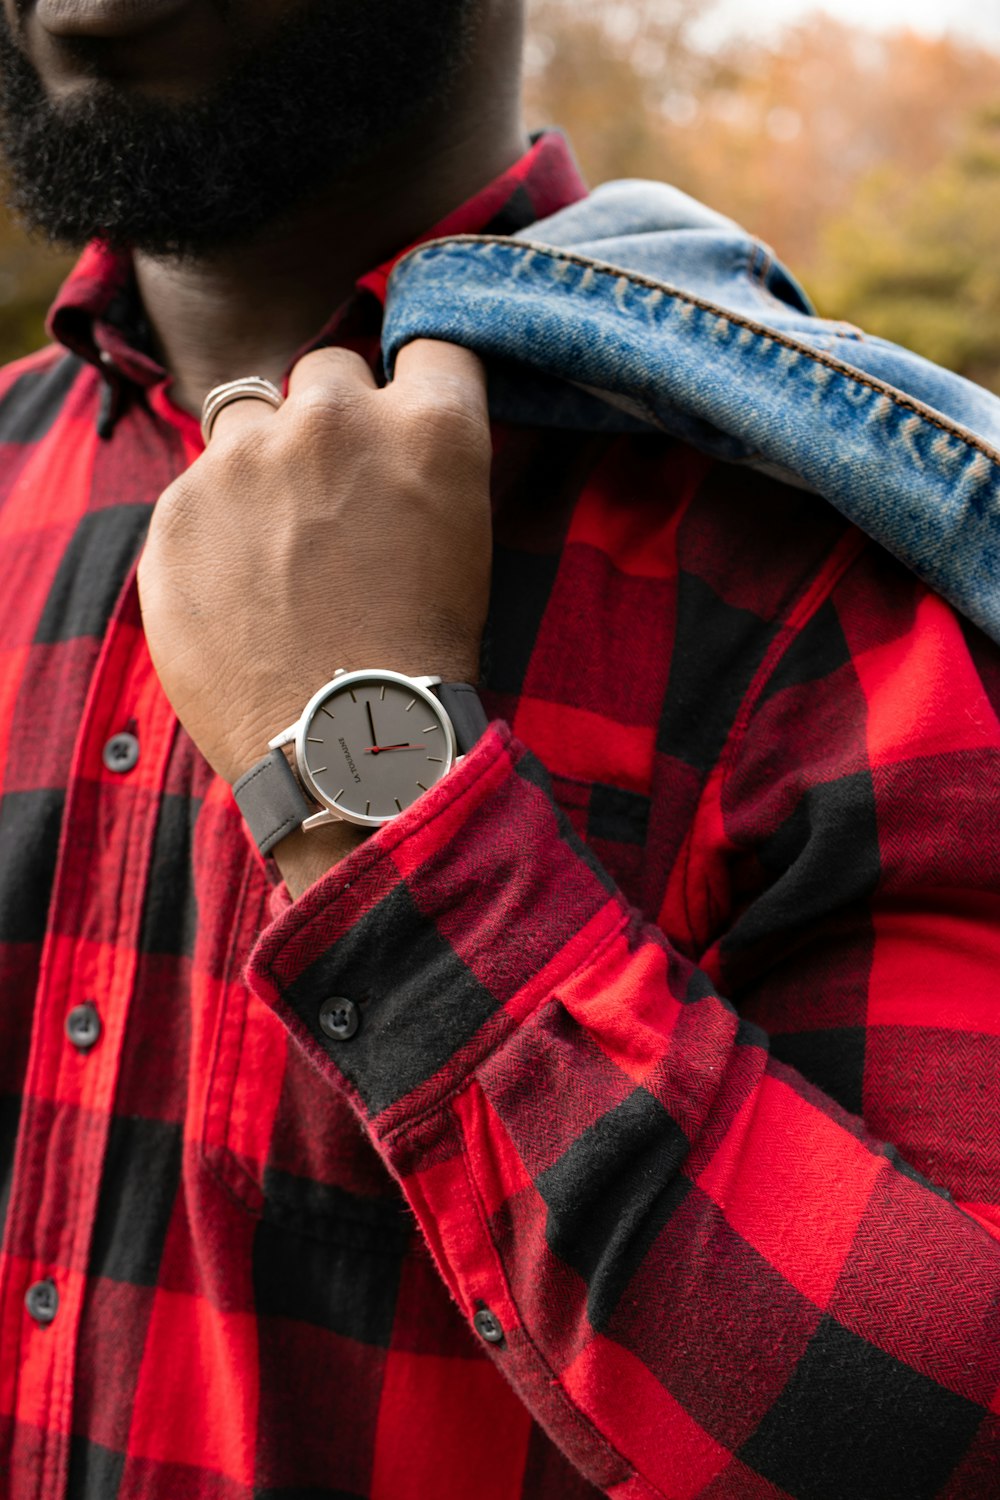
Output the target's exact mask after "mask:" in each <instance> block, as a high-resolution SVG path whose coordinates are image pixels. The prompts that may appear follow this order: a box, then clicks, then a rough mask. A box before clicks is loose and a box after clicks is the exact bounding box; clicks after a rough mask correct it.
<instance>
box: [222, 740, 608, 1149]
mask: <svg viewBox="0 0 1000 1500" xmlns="http://www.w3.org/2000/svg"><path fill="white" fill-rule="evenodd" d="M276 904H280V905H283V906H284V909H283V910H282V911H281V912H280V914H279V915H277V916H276V920H275V921H273V922H272V923H271V925H270V926H269V927H267V928H266V929H265V931H264V933H263V934H262V935H261V937H260V939H259V941H258V943H257V945H256V947H255V949H254V951H253V953H252V954H251V956H250V960H249V964H248V968H247V979H248V982H249V984H250V986H251V987H252V989H253V990H254V992H255V993H256V994H257V995H258V996H259V998H260V999H262V1000H263V1001H264V1002H265V1003H267V1004H269V1005H270V1006H271V1007H272V1008H273V1009H274V1011H275V1012H276V1013H277V1015H278V1017H279V1018H280V1019H281V1021H282V1022H283V1023H284V1024H285V1026H286V1027H287V1028H288V1029H289V1030H290V1032H291V1033H292V1035H293V1036H294V1037H295V1039H296V1040H297V1041H298V1042H299V1043H300V1044H301V1045H302V1046H303V1047H304V1048H305V1050H306V1051H307V1053H308V1054H309V1055H310V1057H311V1058H312V1060H313V1061H314V1062H315V1063H316V1064H317V1065H318V1066H319V1067H320V1069H321V1071H322V1072H323V1073H324V1074H325V1075H326V1076H328V1077H329V1078H330V1079H331V1081H332V1082H334V1083H336V1084H337V1086H338V1087H342V1088H344V1089H345V1090H346V1091H347V1093H348V1094H349V1096H350V1097H351V1099H352V1102H353V1104H354V1106H355V1108H356V1109H357V1110H358V1112H359V1113H360V1114H361V1115H362V1118H363V1119H364V1120H365V1121H366V1123H367V1124H368V1127H369V1130H370V1132H371V1133H372V1134H373V1135H374V1136H376V1137H378V1136H383V1137H384V1136H387V1135H389V1134H390V1133H391V1132H392V1131H393V1130H394V1129H396V1128H397V1127H398V1126H399V1125H401V1124H402V1123H404V1122H405V1121H407V1120H409V1119H411V1118H412V1117H413V1116H414V1115H415V1114H417V1113H419V1114H423V1113H425V1112H426V1111H427V1110H428V1109H430V1108H433V1107H434V1106H435V1105H437V1104H439V1103H440V1102H441V1101H442V1100H443V1099H445V1098H446V1097H448V1096H449V1095H450V1094H451V1093H453V1092H454V1090H455V1089H456V1088H457V1087H458V1086H459V1085H460V1084H461V1083H462V1081H463V1079H464V1078H465V1077H466V1076H467V1075H468V1074H469V1073H470V1072H471V1071H472V1070H473V1069H474V1068H475V1067H476V1066H477V1064H478V1063H479V1062H480V1061H481V1060H482V1059H483V1057H484V1056H486V1055H487V1054H488V1053H489V1052H490V1051H492V1050H493V1049H494V1048H495V1047H497V1046H498V1045H500V1044H501V1043H502V1041H503V1040H504V1039H505V1038H506V1037H507V1036H509V1035H510V1033H511V1032H512V1031H513V1030H514V1028H515V1027H516V1026H517V1025H518V1024H519V1023H520V1022H521V1021H522V1020H523V1019H524V1017H525V1016H526V1015H528V1014H530V1013H531V1012H532V1011H533V1010H534V1009H535V1007H536V1005H537V1004H538V1003H539V1002H540V1001H541V1000H543V999H544V998H545V997H546V996H548V995H550V994H551V991H552V988H553V986H554V985H555V984H558V983H560V982H562V981H563V980H564V979H565V978H566V977H568V975H569V974H571V973H572V972H573V971H574V970H575V969H577V968H579V967H581V965H583V964H585V963H586V962H588V961H589V960H590V959H591V957H592V956H593V953H594V948H595V943H598V944H599V943H600V942H601V939H602V937H603V936H611V935H612V933H613V932H615V931H618V930H620V929H621V927H622V925H623V924H624V923H625V922H626V921H627V910H626V908H625V907H624V905H623V903H622V900H621V897H620V896H618V895H616V893H615V891H614V887H613V885H611V883H610V882H609V880H608V877H607V876H606V875H605V873H604V872H603V870H602V869H601V868H600V866H599V865H598V864H597V863H596V862H595V861H594V859H593V856H592V855H591V853H590V851H589V850H588V849H587V848H586V846H585V845H584V844H583V843H582V842H581V841H580V840H579V838H578V837H577V836H576V834H575V833H574V832H573V830H572V829H571V827H570V826H569V824H568V822H567V821H566V819H565V818H564V816H563V814H562V813H561V811H560V810H559V808H558V807H557V805H556V803H555V802H554V801H553V799H552V797H551V795H550V792H549V790H548V778H547V776H546V774H545V772H544V770H543V768H542V767H541V766H540V764H539V763H538V761H537V760H536V759H535V758H534V756H533V755H532V754H531V753H530V752H529V751H528V750H526V749H525V747H524V746H523V745H522V744H520V742H519V741H517V740H516V739H514V738H513V736H512V735H511V732H510V730H509V728H508V727H507V726H506V725H505V724H502V723H497V724H493V725H491V727H490V728H489V730H487V732H486V734H485V735H484V736H483V737H482V739H481V740H480V741H479V742H478V743H477V744H476V745H475V747H474V748H473V749H472V750H471V751H470V752H469V754H468V755H466V756H465V757H464V758H463V760H462V761H461V762H460V763H459V765H457V766H456V767H455V769H454V770H453V771H451V772H450V773H449V775H448V776H447V777H445V778H444V780H443V781H442V782H440V783H439V784H438V785H437V786H436V787H434V788H432V790H431V791H430V792H428V793H426V794H425V795H424V796H422V797H421V798H420V799H419V800H418V801H417V802H416V803H414V805H413V806H412V807H411V808H408V809H407V810H406V812H404V813H403V814H402V815H401V816H400V817H398V818H395V819H393V821H392V822H391V823H388V824H386V825H385V826H384V827H383V828H381V829H380V830H379V831H378V832H377V833H376V834H375V835H374V836H373V837H372V838H371V839H369V840H368V841H367V842H366V843H364V844H363V845H361V847H360V848H358V849H357V850H355V851H354V852H353V853H352V854H350V855H349V856H348V857H347V858H346V859H345V860H343V861H342V862H341V863H340V864H338V865H336V866H334V868H333V869H332V870H330V871H329V873H328V874H326V875H325V876H324V877H323V878H322V879H321V880H319V881H317V882H316V883H315V884H314V885H312V886H310V887H309V889H308V890H307V891H305V892H304V893H303V894H302V895H301V896H300V897H299V899H298V900H297V901H295V902H290V903H289V902H288V898H287V893H285V895H284V896H283V897H282V896H281V895H280V893H279V894H277V895H276ZM333 1001H336V1002H338V1003H337V1004H331V1003H330V1002H333ZM345 1001H346V1002H349V1003H348V1004H347V1005H346V1006H345V1005H344V1004H343V1002H345ZM324 1021H325V1023H326V1025H325V1026H324ZM331 1028H332V1029H331Z"/></svg>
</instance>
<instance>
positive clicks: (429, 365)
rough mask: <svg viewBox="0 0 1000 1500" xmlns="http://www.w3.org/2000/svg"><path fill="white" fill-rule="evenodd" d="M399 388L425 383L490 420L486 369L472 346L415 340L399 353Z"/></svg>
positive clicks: (396, 381) (396, 375)
mask: <svg viewBox="0 0 1000 1500" xmlns="http://www.w3.org/2000/svg"><path fill="white" fill-rule="evenodd" d="M392 384H393V387H395V388H406V387H419V386H422V387H423V388H424V390H425V391H426V392H427V394H428V396H429V397H430V398H431V399H433V398H434V396H435V395H437V396H438V397H439V398H444V399H447V400H448V401H449V403H451V402H455V401H456V400H457V401H459V402H460V404H462V405H465V406H467V407H469V408H470V409H471V410H472V411H474V412H475V413H476V414H477V415H480V416H481V417H482V418H483V420H484V421H486V420H488V407H487V401H486V369H485V367H484V365H483V362H482V360H481V359H479V358H478V356H477V355H475V354H473V352H472V350H471V349H463V348H462V347H461V345H459V344H446V343H444V342H443V341H442V340H441V339H414V340H413V342H412V343H410V344H404V346H403V348H402V349H400V351H399V353H398V354H397V355H396V369H395V373H394V375H393V381H392Z"/></svg>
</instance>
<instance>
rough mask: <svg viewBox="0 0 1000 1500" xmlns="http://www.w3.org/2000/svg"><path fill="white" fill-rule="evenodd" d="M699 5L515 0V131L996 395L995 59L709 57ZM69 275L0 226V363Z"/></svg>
mask: <svg viewBox="0 0 1000 1500" xmlns="http://www.w3.org/2000/svg"><path fill="white" fill-rule="evenodd" d="M712 8H713V0H530V3H529V22H530V24H529V35H528V49H527V85H528V87H527V100H528V111H529V120H530V123H531V124H532V125H534V126H538V125H542V124H552V123H556V124H561V125H563V126H564V127H565V128H566V130H567V132H568V134H569V136H570V139H571V141H572V142H573V145H574V147H575V149H576V151H577V153H578V155H579V157H580V160H581V163H582V165H583V168H584V171H585V173H586V175H587V177H588V179H589V180H590V181H591V182H601V181H604V180H605V179H606V178H609V177H623V176H646V177H655V178H661V179H666V180H668V181H671V182H674V183H676V184H677V185H678V186H679V187H682V188H684V189H685V190H686V191H688V192H691V193H693V194H695V196H697V197H700V198H703V199H704V200H705V201H707V202H709V203H711V204H713V206H715V207H716V208H719V209H721V210H722V211H723V212H725V213H728V214H731V215H732V216H733V217H734V218H736V219H738V220H739V221H740V222H742V223H744V224H746V226H747V228H749V229H750V230H751V231H752V232H753V233H755V234H757V235H759V236H760V237H761V238H762V239H764V240H766V241H768V242H769V243H770V244H772V245H773V246H774V248H775V249H776V250H777V252H778V254H779V255H781V256H782V257H783V258H784V259H786V260H787V261H788V262H789V263H790V265H791V266H792V268H793V270H794V271H795V272H796V273H797V274H798V275H799V276H800V277H801V278H802V279H803V280H804V282H805V283H806V285H807V286H808V288H809V290H810V292H811V293H812V295H813V296H814V298H815V299H816V301H817V303H818V304H819V306H820V308H821V310H822V311H824V312H827V313H828V314H829V315H831V316H834V317H839V318H845V319H847V320H848V321H850V322H854V323H857V324H859V325H861V326H862V327H865V328H867V329H869V330H871V331H872V332H874V333H879V334H882V335H884V336H885V337H887V338H891V339H894V340H896V341H897V342H900V343H903V344H907V345H909V346H910V347H911V348H915V349H917V350H919V351H920V352H921V353H923V354H925V355H927V356H928V357H929V358H931V359H933V360H936V361H938V362H939V363H941V364H944V365H947V366H949V367H950V368H952V369H956V370H959V371H960V372H961V373H962V374H964V375H967V376H969V377H970V378H971V379H973V380H978V381H980V382H982V383H983V384H985V385H987V386H989V387H990V388H992V389H993V390H996V391H997V392H998V393H1000V237H998V236H997V234H996V232H995V224H996V222H997V206H998V202H1000V57H998V56H996V55H995V54H994V53H991V52H989V51H986V50H984V49H981V48H976V47H972V46H968V45H963V44H961V43H959V42H957V41H955V40H953V39H949V38H945V39H941V40H936V41H934V40H928V39H927V38H926V37H921V36H918V35H916V34H914V33H912V32H905V31H903V32H898V33H894V34H892V35H890V36H875V35H873V34H872V33H870V32H867V31H865V30H864V29H862V28H858V27H848V26H844V25H841V24H838V23H836V22H834V21H832V20H831V19H830V18H829V17H827V16H823V15H816V16H813V17H811V18H807V20H805V21H804V22H802V23H801V24H799V25H797V26H795V27H792V28H790V29H789V30H788V31H787V32H785V33H784V35H783V36H782V37H780V38H779V39H778V40H777V41H775V42H771V43H768V44H766V45H763V44H759V43H758V44H754V43H750V42H742V43H740V44H736V43H733V44H730V45H728V46H726V47H724V48H721V49H716V50H709V49H707V48H706V46H705V45H704V43H703V42H701V41H699V37H701V36H703V35H704V33H703V32H699V30H698V28H699V25H701V24H702V23H703V22H704V19H705V17H706V15H707V14H708V13H709V12H710V11H711V9H712ZM67 267H68V262H67V261H66V260H65V259H64V258H60V257H58V256H56V255H54V254H53V253H52V252H51V251H49V250H48V249H47V248H46V247H45V246H43V245H38V244H36V243H33V242H31V241H29V240H26V239H25V237H24V236H23V234H21V233H20V231H19V230H18V229H17V228H16V227H15V226H13V225H12V224H10V223H9V221H7V220H5V219H4V218H3V216H2V213H0V360H3V361H6V360H8V359H12V358H14V357H15V356H17V355H19V354H21V353H24V352H26V351H27V350H29V349H32V348H36V347H38V345H39V344H40V343H41V342H42V341H43V339H44V333H43V318H44V313H45V309H46V307H47V306H48V304H49V302H50V300H51V297H52V295H53V294H54V292H55V289H56V287H57V286H58V284H59V281H60V279H61V278H62V276H63V275H65V272H66V270H67Z"/></svg>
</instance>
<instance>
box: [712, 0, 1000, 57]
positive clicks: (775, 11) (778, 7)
mask: <svg viewBox="0 0 1000 1500" xmlns="http://www.w3.org/2000/svg"><path fill="white" fill-rule="evenodd" d="M817 9H822V10H825V11H826V12H827V13H828V14H829V15H831V16H835V17H836V18H837V19H838V20H843V21H847V22H852V23H858V24H861V25H867V26H874V27H877V28H879V29H890V28H892V27H899V26H910V27H912V28H913V29H914V30H917V31H924V32H926V33H928V34H929V35H932V36H939V35H941V33H942V32H945V31H950V32H951V33H952V34H954V35H958V36H967V37H969V39H970V40H973V41H979V42H987V43H992V44H993V45H995V46H997V47H998V48H1000V0H823V3H822V4H819V5H818V4H817V3H816V0H720V4H719V7H718V11H717V13H716V15H715V16H714V17H713V20H712V21H711V22H710V23H709V25H710V28H711V31H712V33H713V34H716V31H717V29H718V32H719V33H721V34H724V35H729V36H731V35H733V34H734V33H739V32H746V33H749V34H752V35H754V36H757V37H759V36H760V35H761V33H762V31H763V30H764V29H765V28H769V27H774V26H780V25H781V24H782V23H783V22H788V21H794V20H796V19H797V18H798V17H800V16H802V15H804V14H805V13H806V12H808V11H811V10H817Z"/></svg>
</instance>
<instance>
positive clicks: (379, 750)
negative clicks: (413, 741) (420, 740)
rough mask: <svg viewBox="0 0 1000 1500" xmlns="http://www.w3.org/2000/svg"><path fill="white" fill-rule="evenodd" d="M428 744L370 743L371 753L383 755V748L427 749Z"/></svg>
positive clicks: (369, 750) (369, 749)
mask: <svg viewBox="0 0 1000 1500" xmlns="http://www.w3.org/2000/svg"><path fill="white" fill-rule="evenodd" d="M426 749H427V746H426V745H369V746H368V752H367V753H368V754H369V755H381V754H382V752H383V750H426Z"/></svg>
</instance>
